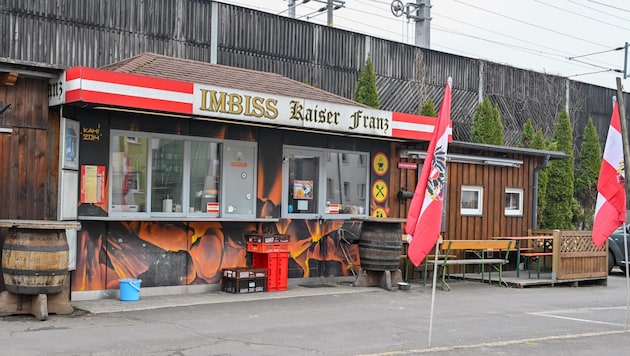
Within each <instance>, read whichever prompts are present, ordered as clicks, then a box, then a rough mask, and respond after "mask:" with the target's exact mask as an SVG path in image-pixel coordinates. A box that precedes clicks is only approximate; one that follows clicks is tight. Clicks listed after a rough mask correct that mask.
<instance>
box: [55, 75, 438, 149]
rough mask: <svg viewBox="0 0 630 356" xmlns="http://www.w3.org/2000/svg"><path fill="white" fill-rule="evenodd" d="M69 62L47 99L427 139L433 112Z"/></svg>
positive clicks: (57, 103)
mask: <svg viewBox="0 0 630 356" xmlns="http://www.w3.org/2000/svg"><path fill="white" fill-rule="evenodd" d="M296 95H297V96H296V97H286V96H279V95H273V94H266V93H257V92H250V91H244V90H236V89H229V88H223V87H215V86H211V85H205V84H198V83H191V82H183V81H178V80H171V79H164V78H156V77H147V76H140V75H136V74H129V73H122V72H114V71H107V70H102V69H93V68H87V67H74V68H70V69H68V70H66V71H65V72H64V73H63V74H62V76H61V77H60V78H58V79H55V80H51V81H50V93H49V105H50V106H54V105H60V104H64V103H72V102H86V103H93V104H100V105H110V106H117V107H127V108H132V109H144V110H153V111H161V112H166V113H173V114H180V115H185V116H191V117H194V116H200V117H213V118H221V119H225V120H228V121H229V120H239V121H247V122H252V123H259V124H271V125H279V126H293V127H301V128H307V129H316V130H322V131H336V132H345V133H348V134H362V135H373V136H381V137H383V136H384V137H396V138H407V139H416V140H426V141H428V140H430V139H431V133H432V132H433V126H434V124H435V120H436V119H435V118H433V117H427V116H419V115H411V114H405V113H398V112H391V111H384V110H377V109H372V108H365V107H361V106H354V105H345V104H335V103H329V102H323V101H316V100H309V99H304V98H300V97H299V93H296Z"/></svg>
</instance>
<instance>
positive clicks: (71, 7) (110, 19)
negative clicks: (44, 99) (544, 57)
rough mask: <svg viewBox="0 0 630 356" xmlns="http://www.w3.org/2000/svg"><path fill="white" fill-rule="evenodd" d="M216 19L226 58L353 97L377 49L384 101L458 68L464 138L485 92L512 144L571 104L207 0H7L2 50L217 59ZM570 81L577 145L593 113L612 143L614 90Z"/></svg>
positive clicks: (514, 81)
mask: <svg viewBox="0 0 630 356" xmlns="http://www.w3.org/2000/svg"><path fill="white" fill-rule="evenodd" d="M213 5H216V8H217V13H216V18H217V19H218V20H217V23H216V24H212V22H211V19H212V15H213V14H212V8H213ZM213 25H216V28H217V30H216V31H217V32H216V36H217V43H216V53H217V62H218V63H219V64H225V65H230V66H236V67H243V68H249V69H256V70H262V71H268V72H274V73H278V74H282V75H284V76H287V77H289V78H292V79H295V80H297V81H300V82H304V83H309V84H311V85H314V86H317V87H320V88H322V89H324V90H326V91H329V92H333V93H336V94H338V95H341V96H344V97H347V98H352V96H353V93H354V85H355V83H356V80H357V78H358V74H359V70H360V68H361V66H362V65H363V63H364V61H365V56H366V54H367V53H368V52H369V53H370V54H371V56H372V60H373V62H374V66H375V71H376V74H377V86H378V90H379V99H380V103H381V108H382V109H384V110H391V111H402V112H410V113H417V112H418V111H419V108H420V106H421V105H422V103H424V102H425V101H426V100H427V99H432V100H433V101H434V103H435V104H436V106H438V107H439V104H440V102H441V96H442V92H443V87H444V85H445V83H446V78H448V77H449V76H451V77H452V78H453V103H452V105H453V108H452V118H453V121H454V130H453V136H454V139H455V140H460V141H470V126H471V124H472V117H473V113H474V110H475V108H476V105H477V103H478V100H479V95H480V90H481V92H482V93H483V96H487V97H488V98H489V99H490V100H491V101H492V103H493V104H495V105H498V106H499V108H500V111H501V114H502V118H503V123H504V129H505V144H506V145H510V146H513V145H516V144H517V142H518V140H519V138H520V129H521V127H522V125H523V123H524V122H525V121H526V120H527V119H528V118H531V119H532V121H533V122H534V125H535V127H536V128H538V127H541V128H542V129H543V132H544V133H545V134H546V135H547V137H549V138H550V137H551V136H552V134H553V128H554V123H555V119H556V115H557V113H558V111H559V110H561V109H562V108H564V107H565V105H566V97H567V92H566V79H565V78H561V77H557V76H552V75H546V74H542V73H536V72H532V71H528V70H523V69H518V68H513V67H509V66H506V65H502V64H497V63H492V62H487V61H482V60H479V59H471V58H466V57H461V56H456V55H451V54H446V53H441V52H436V51H432V50H424V49H420V48H418V47H415V46H412V45H407V44H402V43H397V42H392V41H388V40H383V39H377V38H371V37H367V36H365V35H362V34H358V33H353V32H349V31H344V30H338V29H333V28H329V27H325V26H321V25H315V24H312V23H308V22H304V21H300V20H295V19H290V18H287V17H283V16H276V15H273V14H268V13H264V12H259V11H256V10H251V9H246V8H241V7H237V6H232V5H227V4H222V3H213V2H212V1H209V0H142V1H127V0H83V1H74V0H57V1H48V0H30V1H21V0H4V1H3V2H2V3H1V4H0V33H2V34H3V36H2V37H1V38H0V41H2V42H1V43H0V57H8V58H12V59H19V60H25V61H33V62H41V63H49V64H56V65H62V66H68V67H71V66H76V65H84V66H90V67H101V66H104V65H107V64H111V63H113V62H116V61H120V60H123V59H126V58H129V57H131V56H134V55H137V54H140V53H143V52H156V53H160V54H165V55H170V56H175V57H182V58H188V59H193V60H200V61H205V62H210V61H211V53H212V45H213V44H212V43H211V39H212V29H213ZM569 89H570V90H569V103H568V106H569V109H570V111H569V113H570V116H571V118H572V120H573V122H574V127H575V132H574V136H575V137H576V138H577V142H579V141H580V138H581V134H582V131H583V128H584V126H585V124H586V121H587V120H588V118H589V117H592V118H593V120H594V121H595V125H596V127H597V129H598V132H599V134H600V137H601V138H602V141H603V140H604V138H605V136H606V132H607V128H608V121H609V120H610V111H611V97H612V95H614V94H615V93H614V92H615V91H614V90H610V89H606V88H601V87H597V86H592V85H588V84H584V83H579V82H574V81H571V82H570V85H569ZM628 99H630V96H626V100H628ZM628 107H630V105H628V106H626V110H628ZM627 115H628V117H630V112H629V113H628V114H627Z"/></svg>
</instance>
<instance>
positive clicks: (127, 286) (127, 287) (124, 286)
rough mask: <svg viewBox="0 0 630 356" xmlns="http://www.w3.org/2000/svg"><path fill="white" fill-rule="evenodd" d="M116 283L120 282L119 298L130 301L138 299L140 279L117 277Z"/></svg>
mask: <svg viewBox="0 0 630 356" xmlns="http://www.w3.org/2000/svg"><path fill="white" fill-rule="evenodd" d="M118 283H119V284H120V300H122V301H124V302H131V301H136V300H138V299H140V284H141V283H142V280H141V279H132V278H128V279H119V280H118Z"/></svg>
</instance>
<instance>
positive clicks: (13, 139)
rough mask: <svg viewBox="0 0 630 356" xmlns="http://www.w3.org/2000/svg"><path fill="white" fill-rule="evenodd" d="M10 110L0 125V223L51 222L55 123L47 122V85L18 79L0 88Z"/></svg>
mask: <svg viewBox="0 0 630 356" xmlns="http://www.w3.org/2000/svg"><path fill="white" fill-rule="evenodd" d="M0 101H1V102H3V103H4V104H5V105H6V104H11V108H10V109H8V110H7V111H5V112H4V114H3V116H2V120H0V125H2V126H3V127H6V128H11V129H12V133H0V182H2V184H0V219H55V220H56V218H57V168H58V163H57V161H58V156H59V154H58V151H57V150H58V140H59V138H58V137H59V129H58V119H56V123H55V122H53V123H52V124H51V123H49V121H48V81H47V80H42V79H31V78H26V77H23V76H21V77H19V78H18V80H17V82H16V84H15V86H0Z"/></svg>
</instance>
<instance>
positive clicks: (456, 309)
mask: <svg viewBox="0 0 630 356" xmlns="http://www.w3.org/2000/svg"><path fill="white" fill-rule="evenodd" d="M450 284H451V291H448V292H447V291H442V290H439V289H437V290H435V294H433V289H432V288H431V287H430V286H424V285H421V284H412V286H411V289H410V290H408V291H403V290H397V289H394V290H392V291H387V290H385V289H382V288H379V287H360V288H359V287H352V286H351V285H349V284H348V283H328V282H327V283H317V284H316V285H313V286H310V287H305V286H303V285H302V283H300V284H290V285H289V288H288V290H286V291H278V292H259V293H252V294H249V293H247V294H232V293H226V292H221V291H212V292H208V293H200V294H186V295H172V296H142V294H141V296H140V299H139V300H138V301H133V302H122V301H119V300H116V299H105V300H98V301H77V302H72V304H73V306H74V307H75V308H76V311H75V313H73V314H72V315H50V316H49V319H48V320H46V321H38V320H36V319H35V318H34V317H32V316H29V315H17V316H8V317H1V318H0V345H2V346H1V347H0V355H158V356H161V355H186V356H188V355H190V356H193V355H222V356H223V355H247V356H250V355H340V356H341V355H344V356H345V355H377V356H383V355H420V354H427V353H429V354H437V355H506V354H509V355H533V354H536V355H551V354H553V355H570V356H581V355H598V356H599V355H613V354H622V355H623V354H630V337H629V335H628V334H629V332H628V315H629V313H628V311H629V309H628V298H627V296H628V283H627V280H626V279H625V276H624V275H623V274H621V273H620V272H618V271H617V272H616V273H614V274H613V275H611V276H609V278H608V283H607V285H605V286H603V285H586V284H585V285H582V286H578V287H575V286H565V285H563V286H554V287H532V288H523V289H520V288H507V287H499V286H496V285H492V286H490V285H488V284H487V283H480V282H475V281H462V280H454V281H451V283H450Z"/></svg>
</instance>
